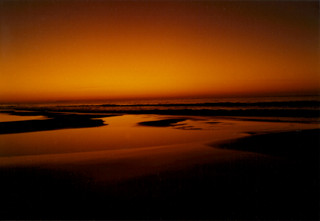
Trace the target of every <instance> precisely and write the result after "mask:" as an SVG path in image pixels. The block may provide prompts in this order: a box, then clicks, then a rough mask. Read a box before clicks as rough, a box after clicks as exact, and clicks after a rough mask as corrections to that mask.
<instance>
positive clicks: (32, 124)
mask: <svg viewBox="0 0 320 221" xmlns="http://www.w3.org/2000/svg"><path fill="white" fill-rule="evenodd" d="M7 113H8V112H7ZM10 114H14V115H19V116H37V115H43V116H47V117H49V119H44V120H26V121H9V122H0V134H11V133H24V132H35V131H45V130H57V129H67V128H84V127H98V126H103V125H106V124H104V122H103V120H101V119H93V118H98V117H99V118H101V117H107V116H112V115H92V114H91V115H77V114H58V113H49V112H14V111H13V112H10Z"/></svg>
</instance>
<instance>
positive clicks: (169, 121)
mask: <svg viewBox="0 0 320 221" xmlns="http://www.w3.org/2000/svg"><path fill="white" fill-rule="evenodd" d="M185 120H187V119H185V118H177V119H164V120H156V121H144V122H140V123H139V125H142V126H152V127H169V126H173V125H175V124H176V123H178V122H181V121H185Z"/></svg>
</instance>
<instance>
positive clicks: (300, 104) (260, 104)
mask: <svg viewBox="0 0 320 221" xmlns="http://www.w3.org/2000/svg"><path fill="white" fill-rule="evenodd" d="M68 106H69V107H70V105H68ZM71 106H72V107H90V106H100V107H292V108H294V107H296V108H300V107H315V108H316V107H320V101H282V102H275V101H272V102H252V103H244V102H216V103H170V104H167V103H163V104H161V103H158V104H99V105H71Z"/></svg>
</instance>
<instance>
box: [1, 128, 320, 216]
mask: <svg viewBox="0 0 320 221" xmlns="http://www.w3.org/2000/svg"><path fill="white" fill-rule="evenodd" d="M315 132H316V133H319V129H315V130H303V131H300V132H298V133H302V134H303V136H295V138H296V140H297V139H298V140H302V141H303V142H304V141H305V138H306V136H307V135H306V134H310V133H311V134H313V133H315ZM296 133H297V132H281V133H268V134H263V135H251V136H249V137H245V138H239V139H236V140H234V141H232V142H231V143H232V145H231V143H229V145H231V146H228V149H230V150H228V149H221V146H215V147H214V148H212V147H210V146H205V145H203V146H202V147H201V148H200V146H199V147H198V146H197V145H196V144H189V145H186V144H182V145H180V147H179V148H180V149H179V148H178V149H177V147H174V146H172V147H170V146H169V148H168V146H164V147H155V148H151V149H148V148H144V149H136V150H134V149H133V150H131V153H130V151H129V152H128V151H126V150H121V151H120V150H119V151H118V153H119V154H120V155H119V154H116V152H117V151H113V154H110V153H111V152H112V151H111V152H110V151H109V153H108V151H105V153H104V154H102V153H101V152H97V153H93V155H92V157H91V158H90V157H88V156H86V153H83V154H82V155H83V157H82V159H81V157H80V155H81V153H80V154H76V155H75V157H74V163H72V161H71V162H70V158H68V156H66V158H65V160H63V159H60V160H59V159H57V160H58V161H57V162H56V163H53V164H52V165H51V166H50V159H51V161H54V158H52V157H51V156H48V158H47V159H42V160H40V163H38V164H37V160H35V159H31V158H32V157H31V158H30V160H29V162H30V163H31V165H30V166H27V167H25V165H23V164H22V165H21V166H20V167H19V166H18V167H17V166H13V167H12V166H7V167H1V168H0V171H1V173H0V174H1V176H3V177H2V178H1V180H2V183H1V185H2V188H1V189H2V191H1V192H2V193H1V194H2V196H3V197H4V198H3V199H4V200H5V201H6V202H8V207H4V208H3V209H2V211H0V214H2V217H4V218H14V219H318V218H319V214H318V205H319V198H318V196H319V195H318V193H319V190H318V186H319V168H318V165H319V157H318V155H315V153H314V152H312V153H308V154H307V155H306V156H311V155H313V156H314V157H312V158H309V157H307V158H306V157H301V159H298V160H297V157H299V156H303V154H300V155H293V156H294V158H292V157H291V156H292V155H290V154H289V155H287V156H289V157H283V155H281V156H279V155H275V154H271V155H266V153H263V154H257V153H254V152H245V151H248V150H247V149H245V150H244V151H241V150H243V147H244V146H245V145H244V144H243V142H244V141H245V143H248V142H249V141H248V140H250V139H251V140H252V139H253V140H255V142H254V143H256V142H258V141H257V139H258V140H259V142H258V143H259V144H262V143H265V142H266V140H271V139H273V141H274V142H277V140H278V139H279V137H281V136H282V137H283V139H284V140H287V139H286V136H288V134H291V135H292V134H296ZM226 144H228V143H225V144H224V145H226ZM290 145H296V146H291V147H292V150H294V149H299V148H300V152H301V153H302V152H310V150H311V151H312V150H313V151H315V150H317V149H314V147H315V146H314V143H312V142H311V143H309V145H311V146H309V147H312V148H309V149H301V146H299V142H293V143H291V144H290ZM235 147H238V148H237V149H238V150H236V151H234V150H232V149H236V148H235ZM278 147H280V146H278ZM316 147H317V146H316ZM317 148H318V147H317ZM143 153H145V154H143ZM187 153H188V154H187ZM196 153H198V154H196ZM217 153H221V154H220V155H219V154H217ZM150 154H151V155H150ZM230 154H231V155H230ZM121 155H122V157H120V156H121ZM57 156H62V155H59V154H58V155H57ZM169 156H171V157H169ZM108 157H109V160H108ZM110 157H111V158H110ZM230 157H231V158H230ZM20 158H23V157H20ZM25 158H26V157H25ZM27 158H28V157H27ZM39 158H41V157H40V156H39ZM58 158H59V157H58ZM9 161H10V159H9ZM3 162H4V161H3ZM41 162H42V163H41ZM108 162H109V163H108ZM51 163H52V162H51ZM46 164H48V165H49V166H46ZM179 165H180V166H179ZM305 171H308V173H306V172H305ZM125 173H127V175H126V174H125ZM106 175H108V176H107V177H106ZM108 177H109V178H108ZM121 177H122V178H121ZM20 185H23V187H21V186H20ZM8 189H11V190H14V191H15V194H14V195H12V194H13V193H11V191H7V190H8ZM30 194H32V197H31V196H30ZM292 197H294V198H292ZM62 199H63V201H61V200H62ZM21 200H22V201H21ZM43 201H44V202H46V204H42V203H40V202H43ZM23 202H25V203H28V205H29V206H28V207H25V204H24V203H23ZM9 205H13V207H10V206H9ZM70 205H71V207H70ZM283 205H286V207H285V208H283ZM10 208H12V209H14V210H11V209H10ZM52 208H55V213H54V214H52V213H50V210H51V209H52ZM79 208H80V210H79ZM249 208H250V211H248V209H249ZM17 211H19V213H17ZM122 211H126V213H122ZM14 212H15V213H14ZM13 214H15V215H13ZM50 214H51V215H50Z"/></svg>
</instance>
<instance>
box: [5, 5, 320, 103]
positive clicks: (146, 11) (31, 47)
mask: <svg viewBox="0 0 320 221" xmlns="http://www.w3.org/2000/svg"><path fill="white" fill-rule="evenodd" d="M319 68H320V64H319V3H318V2H317V1H271V2H262V1H178V0H177V1H59V0H56V1H53V0H52V1H48V0H45V1H40V0H39V1H32V0H29V1H27V0H25V1H3V0H0V102H28V101H60V100H61V101H63V100H90V99H92V100H94V99H117V98H157V97H162V98H163V97H164V98H166V97H201V96H213V97H214V96H239V95H243V96H247V95H277V94H279V95H283V94H315V93H317V92H319V91H320V73H319Z"/></svg>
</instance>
